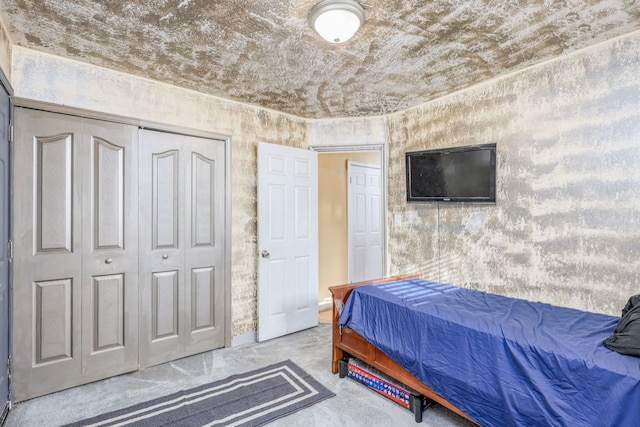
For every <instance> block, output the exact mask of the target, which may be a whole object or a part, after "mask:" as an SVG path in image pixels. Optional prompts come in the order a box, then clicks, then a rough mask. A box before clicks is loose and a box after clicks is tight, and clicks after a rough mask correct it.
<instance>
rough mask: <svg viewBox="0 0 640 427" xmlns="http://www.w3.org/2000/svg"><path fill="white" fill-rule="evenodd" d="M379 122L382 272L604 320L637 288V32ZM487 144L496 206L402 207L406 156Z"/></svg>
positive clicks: (639, 269) (639, 119)
mask: <svg viewBox="0 0 640 427" xmlns="http://www.w3.org/2000/svg"><path fill="white" fill-rule="evenodd" d="M388 126H389V147H390V160H389V209H390V221H389V222H390V244H389V253H390V258H391V259H390V261H391V266H392V267H391V268H392V271H391V273H409V272H419V273H421V274H423V276H425V277H428V278H432V279H438V280H441V281H446V282H450V283H454V284H458V285H463V286H467V287H472V288H478V289H482V290H487V291H492V292H496V293H501V294H506V295H510V296H516V297H523V298H528V299H531V300H541V301H545V302H550V303H555V304H559V305H564V306H571V307H576V308H580V309H586V310H591V311H597V312H604V313H609V314H614V315H619V314H620V310H621V308H622V307H623V305H624V303H625V302H626V300H627V298H628V297H629V296H630V295H632V294H637V293H638V292H640V277H639V273H640V167H639V165H640V32H635V33H633V34H631V35H628V36H626V37H623V38H619V39H615V40H612V41H609V42H606V43H603V44H600V45H598V46H596V47H593V48H590V49H588V50H585V51H582V52H579V53H577V54H573V55H570V56H565V57H563V58H560V59H557V60H554V61H552V62H547V63H545V64H543V65H540V66H536V67H533V68H530V69H528V70H525V71H523V72H520V73H517V74H513V75H511V76H508V77H506V78H502V79H499V80H494V81H491V82H487V83H485V84H482V85H479V86H476V87H473V88H471V89H469V90H465V91H462V92H458V93H456V94H453V95H450V96H447V97H445V98H442V99H439V100H437V101H434V102H431V103H428V104H424V105H423V106H421V107H419V108H415V109H411V110H408V111H405V112H403V113H398V114H394V115H392V116H389V117H388ZM490 142H496V143H497V144H498V170H497V174H498V184H497V185H498V187H497V199H498V201H497V204H496V205H495V206H484V205H445V204H440V205H437V204H407V203H406V201H405V165H404V153H405V151H411V150H419V149H428V148H437V147H449V146H460V145H471V144H480V143H490ZM396 215H399V218H398V219H400V220H401V222H402V224H401V225H400V226H396V225H394V218H395V216H396Z"/></svg>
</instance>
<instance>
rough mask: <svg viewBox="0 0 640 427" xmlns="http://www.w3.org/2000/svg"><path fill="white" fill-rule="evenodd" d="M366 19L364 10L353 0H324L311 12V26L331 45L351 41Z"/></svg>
mask: <svg viewBox="0 0 640 427" xmlns="http://www.w3.org/2000/svg"><path fill="white" fill-rule="evenodd" d="M364 19H365V12H364V9H363V8H362V6H360V5H359V4H358V3H356V2H355V1H353V0H324V1H321V2H320V3H318V4H316V5H315V6H314V7H313V8H312V9H311V12H309V25H310V26H311V27H312V28H313V29H314V30H316V32H317V33H318V34H320V37H322V38H323V39H325V40H326V41H328V42H330V43H342V42H346V41H347V40H349V39H350V38H351V37H353V35H354V34H355V33H356V31H358V29H360V27H361V26H362V24H364Z"/></svg>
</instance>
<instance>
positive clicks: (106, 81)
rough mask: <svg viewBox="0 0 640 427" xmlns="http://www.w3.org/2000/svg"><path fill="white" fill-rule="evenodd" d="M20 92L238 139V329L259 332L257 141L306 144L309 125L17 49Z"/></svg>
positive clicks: (234, 323)
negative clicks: (257, 307) (257, 330)
mask: <svg viewBox="0 0 640 427" xmlns="http://www.w3.org/2000/svg"><path fill="white" fill-rule="evenodd" d="M13 67H14V68H13V69H14V76H13V77H14V78H13V84H14V89H15V93H16V96H17V97H22V98H29V99H35V100H39V101H44V102H51V103H55V104H63V105H68V106H73V107H78V108H84V109H88V110H93V111H99V112H104V113H110V114H117V115H120V116H126V117H132V118H139V119H143V120H149V121H154V122H158V123H165V124H170V125H177V126H183V127H186V128H192V129H201V130H206V131H211V132H216V133H220V134H224V135H230V136H231V137H232V148H231V153H232V173H231V179H232V189H231V194H232V206H231V209H232V214H231V216H232V218H231V219H232V231H231V243H232V248H231V249H232V254H231V256H232V269H231V270H232V271H231V286H232V291H231V292H232V333H233V335H234V336H237V335H242V334H245V333H248V332H251V331H255V330H256V321H257V319H256V302H257V301H256V295H257V289H256V279H257V260H258V259H257V247H256V236H257V228H256V222H257V219H256V216H257V213H256V209H257V195H256V175H257V148H256V147H257V143H258V141H267V142H272V143H277V144H283V145H290V146H299V147H302V146H304V145H305V144H306V140H307V137H306V122H305V121H304V120H303V119H300V118H296V117H293V116H290V115H286V114H282V113H278V112H274V111H270V110H265V109H261V108H255V107H252V106H249V105H245V104H240V103H236V102H229V101H226V100H223V99H220V98H216V97H213V96H210V95H204V94H201V93H198V92H195V91H191V90H185V89H181V88H177V87H175V86H170V85H166V84H162V83H158V82H155V81H152V80H146V79H141V78H138V77H134V76H131V75H127V74H123V73H118V72H114V71H111V70H107V69H105V68H99V67H94V66H90V65H87V64H82V63H79V62H75V61H70V60H66V59H62V58H60V57H56V56H51V55H46V54H41V53H38V52H35V51H32V50H29V49H24V48H19V47H15V49H14V60H13Z"/></svg>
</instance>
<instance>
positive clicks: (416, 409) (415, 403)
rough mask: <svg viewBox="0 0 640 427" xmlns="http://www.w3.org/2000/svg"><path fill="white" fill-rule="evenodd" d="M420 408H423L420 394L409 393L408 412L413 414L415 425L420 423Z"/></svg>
mask: <svg viewBox="0 0 640 427" xmlns="http://www.w3.org/2000/svg"><path fill="white" fill-rule="evenodd" d="M422 408H424V396H423V395H421V394H416V393H411V394H410V395H409V410H411V411H412V412H413V416H414V417H415V420H416V422H417V423H421V422H422Z"/></svg>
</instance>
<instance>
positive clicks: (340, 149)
mask: <svg viewBox="0 0 640 427" xmlns="http://www.w3.org/2000/svg"><path fill="white" fill-rule="evenodd" d="M309 149H310V150H313V151H317V152H318V154H330V153H345V152H349V151H352V152H359V151H379V152H380V185H381V186H382V192H381V197H382V211H383V212H382V275H383V276H387V275H388V274H389V266H388V265H387V261H388V256H387V247H388V240H389V233H388V219H389V212H388V204H387V203H388V202H387V200H388V197H387V164H388V161H387V147H386V145H385V144H370V145H366V144H353V145H312V146H311V147H309ZM348 235H349V231H347V237H348ZM318 268H322V266H321V265H318Z"/></svg>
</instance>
